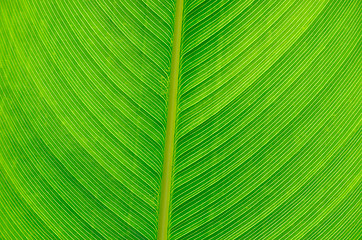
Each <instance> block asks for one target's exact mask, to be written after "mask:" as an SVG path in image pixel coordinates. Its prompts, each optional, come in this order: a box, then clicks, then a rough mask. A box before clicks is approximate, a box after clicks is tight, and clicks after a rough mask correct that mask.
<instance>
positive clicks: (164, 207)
mask: <svg viewBox="0 0 362 240" xmlns="http://www.w3.org/2000/svg"><path fill="white" fill-rule="evenodd" d="M182 12H183V0H176V9H175V26H174V33H173V41H172V43H173V46H172V57H171V70H170V83H169V97H168V111H167V112H168V113H167V114H168V115H167V125H166V138H165V152H164V159H163V171H162V180H161V196H160V208H159V217H158V236H157V239H159V240H166V239H167V238H168V222H169V206H170V195H171V176H172V164H173V157H174V154H173V153H174V142H175V139H174V138H175V126H176V108H177V88H178V76H179V65H180V47H181V29H182Z"/></svg>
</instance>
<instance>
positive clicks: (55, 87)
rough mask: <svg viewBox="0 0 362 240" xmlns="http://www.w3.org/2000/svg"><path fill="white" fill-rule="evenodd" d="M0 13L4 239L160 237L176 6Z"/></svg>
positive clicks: (20, 7) (42, 6) (22, 7)
mask: <svg viewBox="0 0 362 240" xmlns="http://www.w3.org/2000/svg"><path fill="white" fill-rule="evenodd" d="M1 5H2V6H1V9H2V10H1V11H2V19H1V22H2V23H1V24H2V26H1V34H2V38H1V39H2V42H3V44H2V46H1V48H2V53H1V55H2V63H3V68H2V69H3V70H2V81H1V176H2V182H1V183H2V186H3V188H2V189H1V192H2V193H4V194H2V198H3V199H2V202H1V206H2V213H3V214H1V215H2V217H1V223H2V224H1V233H2V235H3V236H4V238H6V239H24V238H34V239H40V237H39V238H38V237H37V236H41V238H43V239H53V238H54V239H55V238H60V239H119V238H123V239H154V238H156V233H157V213H158V199H159V190H160V184H159V182H160V178H161V171H162V156H163V142H164V132H165V124H166V108H167V84H168V74H169V73H168V72H169V64H170V58H171V37H172V26H173V7H174V6H173V2H172V1H163V2H162V1H147V2H143V1H131V0H130V1H127V0H126V1H111V2H103V1H1ZM9 202H13V203H14V205H11V204H10V203H9ZM14 211H16V212H14ZM24 211H25V212H26V214H25V213H23V212H24ZM17 218H19V219H20V220H19V221H25V222H24V223H20V224H19V223H18V222H17V220H16V219H17ZM27 219H28V220H27ZM27 221H30V224H27V223H26V222H27ZM34 226H36V227H34Z"/></svg>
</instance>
